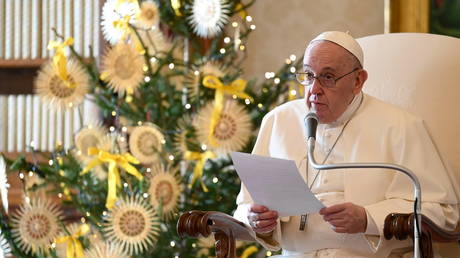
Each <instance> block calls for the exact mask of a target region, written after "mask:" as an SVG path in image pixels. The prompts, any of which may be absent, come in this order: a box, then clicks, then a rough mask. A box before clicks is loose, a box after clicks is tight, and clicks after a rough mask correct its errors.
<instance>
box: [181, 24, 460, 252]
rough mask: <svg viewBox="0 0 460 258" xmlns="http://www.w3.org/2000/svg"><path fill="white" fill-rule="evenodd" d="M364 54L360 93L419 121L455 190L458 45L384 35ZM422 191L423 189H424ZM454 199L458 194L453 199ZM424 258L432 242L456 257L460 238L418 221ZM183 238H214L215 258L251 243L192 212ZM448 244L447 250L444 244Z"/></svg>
mask: <svg viewBox="0 0 460 258" xmlns="http://www.w3.org/2000/svg"><path fill="white" fill-rule="evenodd" d="M358 41H359V42H360V44H361V45H362V47H363V49H364V52H365V61H364V63H365V68H366V70H368V71H369V74H370V76H369V79H368V81H367V82H366V85H365V87H364V91H365V92H366V93H368V94H370V95H373V96H375V97H377V98H379V99H382V100H384V101H387V102H390V103H393V104H395V105H397V106H400V107H403V108H405V109H407V110H409V111H411V112H412V113H415V114H416V115H418V116H420V117H422V118H423V119H424V120H425V122H426V125H427V128H428V130H429V133H430V135H431V137H432V138H433V140H434V142H435V144H436V147H437V148H438V150H439V152H440V153H441V154H442V155H443V159H444V162H445V165H446V166H448V167H450V168H451V171H452V172H453V173H452V178H451V180H452V181H453V182H454V185H456V186H457V187H456V191H460V188H459V187H458V185H459V184H458V183H459V181H458V178H460V158H459V157H457V155H458V153H460V144H459V143H458V141H455V140H453V139H457V137H456V136H457V134H458V132H459V131H460V112H458V106H459V104H458V103H459V98H460V87H459V85H458V84H459V82H460V65H459V64H460V61H459V60H460V39H457V38H452V37H447V36H440V35H433V34H419V33H399V34H384V35H375V36H370V37H365V38H361V39H359V40H358ZM422 191H423V189H422ZM457 195H458V194H457ZM412 216H413V214H389V215H388V216H387V217H386V220H385V226H384V235H385V238H387V239H391V238H393V237H394V238H396V239H398V240H404V239H407V238H408V237H412V234H413V223H412V221H413V220H412ZM422 227H423V236H422V239H423V240H422V243H423V249H424V252H423V253H424V254H426V255H427V257H433V244H432V243H433V242H435V245H437V246H438V247H439V250H440V253H441V255H443V257H446V258H449V257H452V258H453V257H457V256H458V253H460V244H459V242H458V241H460V232H456V231H455V232H449V231H445V230H443V229H441V228H440V227H438V226H437V225H436V224H435V223H433V222H432V221H431V220H430V219H428V218H427V217H423V218H422ZM177 231H178V234H179V235H180V236H182V237H186V236H188V237H207V236H209V235H210V234H211V233H214V236H215V239H216V255H217V257H228V258H232V257H236V255H235V240H244V241H254V239H253V238H252V237H251V235H250V233H249V229H248V228H247V227H246V226H245V225H244V224H243V223H241V222H239V221H236V220H235V219H233V218H232V217H231V216H229V215H226V214H223V213H220V212H213V211H211V212H204V211H190V212H187V213H184V214H182V216H181V217H180V219H179V221H178V224H177ZM448 242H452V243H450V244H445V243H448Z"/></svg>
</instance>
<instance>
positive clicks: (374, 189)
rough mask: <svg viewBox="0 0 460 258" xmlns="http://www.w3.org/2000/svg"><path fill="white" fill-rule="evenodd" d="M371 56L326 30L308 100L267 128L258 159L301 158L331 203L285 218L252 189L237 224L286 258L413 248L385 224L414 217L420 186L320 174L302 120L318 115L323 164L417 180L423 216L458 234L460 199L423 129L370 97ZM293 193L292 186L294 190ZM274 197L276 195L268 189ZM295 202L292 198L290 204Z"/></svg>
mask: <svg viewBox="0 0 460 258" xmlns="http://www.w3.org/2000/svg"><path fill="white" fill-rule="evenodd" d="M367 76H368V75H367V72H366V70H364V69H363V52H362V49H361V47H360V46H359V44H358V43H357V42H356V41H355V40H354V39H353V38H352V37H351V36H350V35H348V34H346V33H342V32H325V33H322V34H320V35H319V36H318V37H316V38H315V39H313V40H312V41H311V42H310V44H309V45H308V46H307V48H306V50H305V55H304V60H303V71H302V72H300V73H298V74H297V79H298V80H299V82H300V83H302V84H303V85H305V86H306V87H307V90H306V96H305V99H302V100H295V101H291V102H288V103H286V104H284V105H281V106H279V107H277V108H275V109H274V110H273V111H271V112H270V113H269V114H267V115H266V116H265V118H264V120H263V122H262V126H261V129H260V132H259V136H258V139H257V143H256V145H255V147H254V150H253V153H254V154H259V155H264V156H271V157H277V158H284V159H291V160H295V161H296V164H297V166H298V169H299V172H300V173H301V174H302V176H303V178H304V180H305V181H306V183H307V185H308V186H309V187H310V189H311V191H312V192H313V193H314V194H315V195H316V197H317V198H318V199H319V200H320V201H322V202H323V203H324V205H325V206H326V208H323V209H322V210H321V211H320V212H319V214H318V213H317V214H308V215H307V214H305V215H302V216H293V217H283V218H278V215H277V212H276V211H273V210H269V209H268V208H267V207H265V206H262V205H258V204H254V203H253V201H252V199H251V196H250V194H249V193H248V192H247V190H246V188H245V187H244V185H243V186H242V189H241V192H240V194H239V195H238V198H237V204H238V208H237V210H236V212H235V215H234V216H235V217H236V218H237V219H239V220H241V221H243V222H245V223H247V224H249V225H250V226H251V227H252V229H253V230H254V232H256V237H257V240H258V241H259V242H260V243H261V244H262V245H264V246H265V247H266V248H267V249H270V250H279V249H280V248H282V249H283V254H282V255H283V257H299V258H300V257H400V256H401V254H402V253H404V252H406V251H407V250H410V249H411V244H412V243H411V241H409V240H407V241H396V240H390V241H387V240H385V239H384V237H383V225H384V220H385V217H386V216H387V215H388V214H389V213H391V212H407V213H408V212H412V211H413V206H414V205H413V188H412V184H411V182H410V180H409V179H408V178H406V176H405V175H402V174H400V173H397V172H395V171H390V170H383V169H382V170H381V171H378V170H377V169H374V170H377V171H366V170H365V169H356V170H346V171H345V170H336V171H317V170H315V169H313V168H312V167H311V166H309V165H308V160H307V157H306V153H307V146H306V137H305V132H304V125H303V120H304V117H305V115H306V114H307V112H308V110H309V109H310V108H312V107H314V108H315V109H316V111H317V115H318V117H319V122H320V124H319V126H318V131H317V137H316V141H317V142H316V149H315V156H316V157H317V160H319V161H321V162H322V163H323V164H324V163H347V162H386V163H395V164H400V165H403V166H405V167H408V168H409V169H411V170H412V171H413V172H414V173H416V175H417V176H418V178H419V180H420V182H421V186H422V193H423V203H422V210H423V214H425V215H427V216H428V217H430V218H431V219H432V220H434V221H435V222H436V223H437V224H438V225H440V226H443V227H444V228H446V229H453V228H454V227H455V226H456V223H457V219H458V211H457V206H456V204H457V197H456V195H455V192H454V189H453V185H452V183H451V182H450V180H449V176H448V174H447V173H448V172H447V171H446V169H445V167H444V165H443V163H442V160H441V158H440V156H439V154H438V153H437V151H436V149H435V147H434V145H433V143H432V141H431V139H430V137H429V135H428V133H427V131H426V129H425V127H424V124H423V122H422V121H421V120H420V119H419V118H417V117H414V116H413V115H411V114H409V113H407V112H405V111H403V110H400V109H398V108H397V107H394V106H391V105H389V104H386V103H383V102H381V101H379V100H377V99H375V98H373V97H371V96H368V95H366V94H364V93H363V92H362V88H363V85H364V83H365V82H366V79H367ZM286 187H289V186H286ZM267 191H269V189H267ZM286 201H289V200H286Z"/></svg>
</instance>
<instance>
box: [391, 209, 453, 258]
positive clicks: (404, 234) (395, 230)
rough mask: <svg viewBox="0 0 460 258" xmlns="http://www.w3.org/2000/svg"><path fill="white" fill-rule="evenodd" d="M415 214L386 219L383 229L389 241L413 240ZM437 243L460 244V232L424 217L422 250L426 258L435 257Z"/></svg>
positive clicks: (396, 214)
mask: <svg viewBox="0 0 460 258" xmlns="http://www.w3.org/2000/svg"><path fill="white" fill-rule="evenodd" d="M413 222H414V214H413V213H409V214H402V213H391V214H389V215H388V216H387V217H386V218H385V225H384V228H383V233H384V236H385V238H386V239H387V240H390V239H392V238H393V237H394V238H395V239H398V240H405V239H407V238H408V237H411V238H413V233H414V225H413V224H414V223H413ZM432 241H435V242H458V241H460V232H455V231H447V230H444V229H442V228H441V227H439V226H438V225H436V224H435V223H434V222H433V221H432V220H430V219H429V218H428V217H426V216H424V215H422V249H423V254H424V256H425V257H428V258H432V257H433V243H432Z"/></svg>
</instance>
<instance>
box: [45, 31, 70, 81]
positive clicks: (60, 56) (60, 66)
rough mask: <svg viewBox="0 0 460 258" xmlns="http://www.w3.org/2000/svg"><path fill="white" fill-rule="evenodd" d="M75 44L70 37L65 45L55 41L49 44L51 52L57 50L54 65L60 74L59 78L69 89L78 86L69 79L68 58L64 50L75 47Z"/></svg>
mask: <svg viewBox="0 0 460 258" xmlns="http://www.w3.org/2000/svg"><path fill="white" fill-rule="evenodd" d="M73 42H74V40H73V38H72V37H70V38H68V39H66V40H65V41H64V42H63V43H60V42H58V41H54V40H51V41H50V42H49V43H48V49H49V50H52V49H56V53H55V54H54V56H53V64H54V67H55V69H56V70H57V72H58V76H59V78H60V79H61V80H62V81H63V82H64V84H65V85H66V86H67V87H69V88H75V86H76V85H75V82H73V81H71V80H70V78H69V72H68V71H67V58H66V56H65V52H64V48H65V47H67V46H71V45H73Z"/></svg>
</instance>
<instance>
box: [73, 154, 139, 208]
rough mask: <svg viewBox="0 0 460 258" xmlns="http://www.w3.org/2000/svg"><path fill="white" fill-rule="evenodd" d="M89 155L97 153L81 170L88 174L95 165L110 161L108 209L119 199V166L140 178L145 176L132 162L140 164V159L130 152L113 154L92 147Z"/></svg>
mask: <svg viewBox="0 0 460 258" xmlns="http://www.w3.org/2000/svg"><path fill="white" fill-rule="evenodd" d="M88 155H97V157H96V158H95V159H93V160H92V161H91V162H90V163H89V164H88V165H87V166H86V167H85V168H84V169H83V171H82V172H81V174H82V175H83V174H86V173H88V171H90V170H91V169H92V168H94V167H95V166H98V165H101V164H103V163H108V165H109V173H108V176H107V181H108V188H109V189H108V193H107V201H106V204H105V206H106V207H107V209H111V208H112V207H113V205H114V204H115V202H116V201H117V186H118V187H120V186H121V179H120V173H119V171H118V167H121V168H122V169H124V170H125V171H126V172H127V173H129V174H131V175H133V176H135V177H136V178H137V179H138V180H142V178H143V176H142V175H141V173H140V172H139V171H138V170H137V169H136V168H135V167H134V166H132V165H131V164H130V163H132V164H140V162H139V160H137V159H136V158H135V157H133V156H131V154H129V153H125V154H111V153H109V152H106V151H103V150H99V149H97V148H94V147H91V148H89V149H88Z"/></svg>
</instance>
